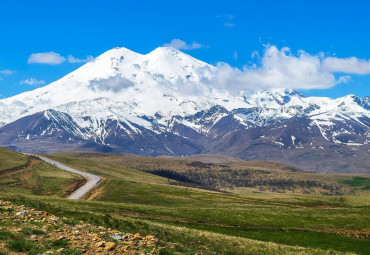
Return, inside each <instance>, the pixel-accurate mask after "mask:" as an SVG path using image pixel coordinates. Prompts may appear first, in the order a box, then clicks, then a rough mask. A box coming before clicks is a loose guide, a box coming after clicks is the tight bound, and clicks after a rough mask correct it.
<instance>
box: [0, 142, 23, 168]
mask: <svg viewBox="0 0 370 255" xmlns="http://www.w3.org/2000/svg"><path fill="white" fill-rule="evenodd" d="M26 163H27V157H26V156H25V155H22V154H19V153H16V152H14V151H11V150H8V149H5V148H0V173H1V171H4V170H7V169H11V168H14V167H18V166H22V165H25V164H26Z"/></svg>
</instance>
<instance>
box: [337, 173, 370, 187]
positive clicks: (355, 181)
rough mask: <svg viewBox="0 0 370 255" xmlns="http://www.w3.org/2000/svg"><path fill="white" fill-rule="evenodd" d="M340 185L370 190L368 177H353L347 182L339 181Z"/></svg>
mask: <svg viewBox="0 0 370 255" xmlns="http://www.w3.org/2000/svg"><path fill="white" fill-rule="evenodd" d="M340 183H342V184H345V185H348V186H351V187H357V188H361V189H362V190H370V177H362V176H353V177H352V179H349V180H340Z"/></svg>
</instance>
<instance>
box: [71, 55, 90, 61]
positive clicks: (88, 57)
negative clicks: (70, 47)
mask: <svg viewBox="0 0 370 255" xmlns="http://www.w3.org/2000/svg"><path fill="white" fill-rule="evenodd" d="M93 59H94V57H93V56H87V57H86V58H84V59H80V58H75V57H74V56H72V55H68V56H67V61H68V62H69V63H87V62H89V61H91V60H93Z"/></svg>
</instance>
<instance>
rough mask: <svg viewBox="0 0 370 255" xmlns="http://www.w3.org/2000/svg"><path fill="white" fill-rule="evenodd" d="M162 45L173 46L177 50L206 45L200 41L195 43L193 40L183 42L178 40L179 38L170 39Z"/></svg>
mask: <svg viewBox="0 0 370 255" xmlns="http://www.w3.org/2000/svg"><path fill="white" fill-rule="evenodd" d="M163 46H166V47H173V48H175V49H178V50H194V49H200V48H204V47H206V46H204V45H202V44H200V43H197V42H193V43H191V44H188V43H186V42H184V41H183V40H180V39H172V40H171V42H170V43H165V44H163Z"/></svg>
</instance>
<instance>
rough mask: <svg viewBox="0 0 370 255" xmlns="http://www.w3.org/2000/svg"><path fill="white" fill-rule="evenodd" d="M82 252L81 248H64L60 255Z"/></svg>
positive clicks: (76, 254)
mask: <svg viewBox="0 0 370 255" xmlns="http://www.w3.org/2000/svg"><path fill="white" fill-rule="evenodd" d="M81 254H82V252H81V251H80V249H79V248H71V249H65V250H63V251H62V252H61V253H60V255H81Z"/></svg>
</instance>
